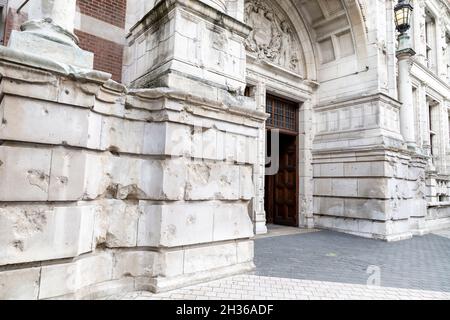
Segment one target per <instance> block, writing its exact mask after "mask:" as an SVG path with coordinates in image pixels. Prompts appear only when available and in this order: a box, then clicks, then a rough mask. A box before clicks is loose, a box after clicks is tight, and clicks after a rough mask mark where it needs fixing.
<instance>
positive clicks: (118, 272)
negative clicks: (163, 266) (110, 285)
mask: <svg viewBox="0 0 450 320" xmlns="http://www.w3.org/2000/svg"><path fill="white" fill-rule="evenodd" d="M159 255H160V254H159V253H157V252H153V251H119V252H116V253H114V265H113V279H120V278H123V277H153V276H154V275H156V272H157V271H158V270H157V267H156V266H157V264H158V258H159Z"/></svg>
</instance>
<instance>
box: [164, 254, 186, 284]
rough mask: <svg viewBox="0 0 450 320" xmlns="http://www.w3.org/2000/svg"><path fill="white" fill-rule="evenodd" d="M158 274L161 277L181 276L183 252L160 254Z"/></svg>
mask: <svg viewBox="0 0 450 320" xmlns="http://www.w3.org/2000/svg"><path fill="white" fill-rule="evenodd" d="M160 260H161V261H160V264H159V270H158V274H159V275H160V276H162V277H167V278H169V277H175V276H179V275H182V274H183V268H184V250H175V251H163V252H161V254H160Z"/></svg>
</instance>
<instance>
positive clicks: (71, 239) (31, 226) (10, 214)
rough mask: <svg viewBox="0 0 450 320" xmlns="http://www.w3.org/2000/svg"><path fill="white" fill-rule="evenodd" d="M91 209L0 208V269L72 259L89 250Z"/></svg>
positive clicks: (91, 225) (91, 223)
mask: <svg viewBox="0 0 450 320" xmlns="http://www.w3.org/2000/svg"><path fill="white" fill-rule="evenodd" d="M94 208H95V207H94V206H80V207H53V206H43V205H16V206H10V205H3V206H0V229H1V232H0V246H1V250H0V265H6V264H18V263H26V262H34V261H45V260H54V259H63V258H69V257H75V256H78V255H80V254H82V253H86V252H89V251H91V250H92V235H93V230H94Z"/></svg>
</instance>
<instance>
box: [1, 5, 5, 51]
mask: <svg viewBox="0 0 450 320" xmlns="http://www.w3.org/2000/svg"><path fill="white" fill-rule="evenodd" d="M5 24H6V1H5V0H0V45H3V39H4V36H5Z"/></svg>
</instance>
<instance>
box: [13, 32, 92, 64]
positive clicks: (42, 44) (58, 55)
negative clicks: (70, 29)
mask: <svg viewBox="0 0 450 320" xmlns="http://www.w3.org/2000/svg"><path fill="white" fill-rule="evenodd" d="M8 47H10V48H12V49H15V50H18V51H23V52H27V53H29V54H33V55H37V56H41V57H45V58H47V59H50V60H53V61H56V62H60V63H64V64H67V65H71V66H75V67H78V68H81V69H89V70H92V69H93V68H94V54H93V53H92V52H88V51H85V50H82V49H80V48H79V47H77V46H76V45H69V44H68V43H63V42H57V41H55V40H53V39H49V38H47V37H45V36H43V35H39V34H37V33H35V32H26V31H25V32H20V31H15V30H14V31H13V32H12V33H11V38H10V40H9V44H8Z"/></svg>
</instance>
